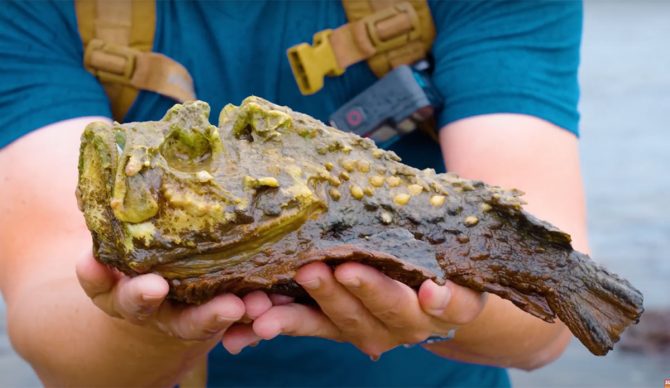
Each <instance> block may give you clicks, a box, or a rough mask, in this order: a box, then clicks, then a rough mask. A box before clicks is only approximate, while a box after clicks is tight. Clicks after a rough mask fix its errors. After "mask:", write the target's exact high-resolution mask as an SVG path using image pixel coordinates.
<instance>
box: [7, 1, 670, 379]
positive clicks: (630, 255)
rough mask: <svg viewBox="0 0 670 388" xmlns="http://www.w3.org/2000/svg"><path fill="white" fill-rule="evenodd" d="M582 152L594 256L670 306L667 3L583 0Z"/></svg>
mask: <svg viewBox="0 0 670 388" xmlns="http://www.w3.org/2000/svg"><path fill="white" fill-rule="evenodd" d="M585 12H586V20H585V35H584V46H583V67H582V72H581V75H582V92H583V97H582V104H581V111H582V117H583V119H582V132H583V136H582V151H583V155H584V156H583V166H584V173H585V180H586V189H587V195H588V205H589V215H590V221H589V228H590V233H591V243H592V250H593V253H594V255H593V256H594V257H596V258H597V259H599V260H600V261H601V262H603V263H604V264H606V265H607V266H608V267H610V268H611V269H612V270H614V271H615V272H618V273H620V274H622V275H624V276H625V277H627V278H628V279H629V280H631V281H632V282H633V283H634V284H635V285H636V286H638V287H639V288H640V289H641V290H642V291H643V293H644V294H645V304H646V306H647V308H653V307H660V306H666V307H667V306H670V300H669V299H668V296H669V295H670V285H669V282H668V280H670V258H669V257H668V255H669V253H668V252H670V206H669V205H668V198H670V178H668V168H669V167H670V128H669V126H670V125H669V124H668V123H669V122H670V121H669V120H668V114H670V2H668V1H662V0H658V1H655V2H640V1H636V2H623V1H621V2H615V1H587V3H586V5H585ZM4 311H5V310H4V305H2V303H1V302H0V387H14V386H36V385H39V381H38V380H37V379H36V378H35V377H34V375H33V373H32V371H31V370H30V368H29V367H28V366H27V365H26V364H25V363H24V362H23V361H21V360H20V359H19V358H18V357H17V356H16V355H15V354H14V353H13V352H12V351H11V348H10V347H9V343H8V340H7V336H6V330H5V322H4ZM512 377H513V381H514V383H515V385H516V386H517V387H539V386H542V387H550V386H551V387H568V386H570V387H572V386H574V387H577V386H579V387H661V386H662V384H663V379H664V378H670V359H658V358H651V357H644V356H633V355H629V354H623V353H621V352H618V351H614V352H612V353H611V354H610V355H609V356H607V357H604V358H597V357H594V356H592V355H590V353H588V352H586V351H585V350H584V349H583V348H582V347H581V346H580V345H579V344H578V343H573V344H572V346H571V347H570V348H569V350H568V351H567V352H566V354H565V355H564V356H563V357H562V358H561V359H560V360H559V361H557V362H555V363H554V364H552V365H550V366H548V367H546V368H544V369H542V370H540V371H536V372H533V373H525V372H518V371H515V372H513V373H512Z"/></svg>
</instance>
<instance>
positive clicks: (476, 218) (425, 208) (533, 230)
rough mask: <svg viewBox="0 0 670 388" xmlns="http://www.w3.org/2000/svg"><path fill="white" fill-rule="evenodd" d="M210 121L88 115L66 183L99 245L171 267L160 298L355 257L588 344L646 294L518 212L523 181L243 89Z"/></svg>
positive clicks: (272, 287) (636, 310) (277, 283)
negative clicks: (384, 142) (394, 148)
mask: <svg viewBox="0 0 670 388" xmlns="http://www.w3.org/2000/svg"><path fill="white" fill-rule="evenodd" d="M219 121H220V123H219V127H218V128H217V127H215V126H213V125H211V124H210V123H209V106H208V105H207V104H206V103H204V102H201V101H196V102H192V103H187V104H184V105H175V106H174V107H173V108H172V109H170V111H168V113H167V114H166V115H165V117H164V118H163V119H162V120H160V121H156V122H146V123H129V124H124V125H120V124H118V123H115V124H113V125H107V124H104V123H92V124H90V125H89V126H88V127H87V128H86V130H85V131H84V134H83V135H82V145H81V156H80V162H79V184H78V188H77V195H78V199H79V203H80V207H81V209H82V211H83V212H84V216H85V218H86V222H87V225H88V227H89V229H90V230H91V234H92V236H93V244H94V253H95V256H96V258H97V259H98V260H100V261H101V262H103V263H106V264H109V265H111V266H113V267H116V268H118V269H119V270H121V271H123V272H124V273H126V274H129V275H137V274H141V273H148V272H154V273H158V274H160V275H161V276H163V277H165V278H166V279H168V281H169V283H170V297H171V298H173V299H175V300H177V301H182V302H187V303H201V302H203V301H205V300H207V299H209V298H211V297H212V296H214V295H216V294H218V293H222V292H234V293H237V294H240V295H241V294H245V293H247V292H250V291H252V290H257V289H262V290H266V291H271V292H279V293H284V294H287V295H293V296H304V295H305V292H304V291H303V290H302V288H300V287H299V286H298V285H297V283H295V282H294V281H293V280H292V278H293V276H294V274H295V271H296V270H297V269H298V268H299V267H300V266H302V265H305V264H306V263H309V262H313V261H324V262H327V263H329V264H331V265H335V264H338V263H341V262H344V261H349V260H355V261H359V262H362V263H365V264H369V265H371V266H374V267H376V268H378V269H380V270H381V271H383V272H384V273H386V274H387V275H389V276H391V277H393V278H395V279H397V280H399V281H402V282H404V283H406V284H408V285H409V286H412V287H415V288H418V287H419V286H420V284H421V283H422V282H423V281H424V280H426V279H434V280H436V281H438V282H443V281H444V279H450V280H451V281H454V282H455V283H457V284H460V285H463V286H466V287H469V288H472V289H474V290H478V291H486V292H491V293H494V294H497V295H499V296H501V297H503V298H506V299H509V300H511V301H512V302H513V303H514V304H516V305H517V306H518V307H519V308H521V309H523V310H524V311H526V312H528V313H530V314H533V315H535V316H537V317H539V318H541V319H543V320H545V321H548V322H553V321H554V319H555V318H556V317H557V316H558V318H560V319H561V320H562V321H563V322H564V323H565V324H566V325H567V326H568V327H569V328H570V329H571V331H572V332H573V333H574V334H575V336H577V337H578V338H579V339H580V340H581V341H582V342H583V343H584V345H586V346H587V347H588V348H589V350H591V352H593V353H594V354H598V355H602V354H606V353H607V351H608V350H610V349H611V348H612V346H613V344H614V343H615V342H616V341H617V340H618V339H619V336H620V334H621V332H622V331H623V330H624V329H625V328H626V327H627V326H629V325H630V324H632V323H633V322H637V320H638V319H639V317H640V314H641V313H642V311H643V308H642V295H641V294H640V292H639V291H637V290H636V289H635V288H633V287H632V286H631V285H630V284H629V283H628V282H627V281H625V280H622V279H620V278H618V277H617V276H615V275H612V274H610V273H609V272H607V271H606V270H605V269H603V268H601V267H600V266H598V265H597V264H595V263H594V262H593V261H591V259H589V257H588V256H586V255H584V254H581V253H579V252H576V251H574V250H573V249H572V247H571V245H570V236H569V235H567V234H566V233H564V232H561V231H560V230H558V229H556V228H555V227H553V226H551V225H549V224H547V223H545V222H542V221H540V220H537V219H536V218H535V217H533V216H532V215H530V214H528V213H526V212H525V211H524V210H523V208H522V205H523V202H522V200H521V199H520V196H521V194H522V193H521V192H519V191H517V190H503V189H501V188H499V187H492V186H489V185H486V184H484V183H482V182H478V181H470V180H465V179H461V178H459V177H457V176H456V175H453V174H436V173H435V171H433V170H430V169H428V170H423V171H420V170H417V169H414V168H411V167H409V166H406V165H404V164H402V163H401V162H400V159H399V158H398V157H397V156H396V155H395V154H394V153H393V152H388V151H383V150H380V149H377V148H376V147H375V145H374V144H373V142H372V141H370V140H369V139H363V138H360V137H358V136H355V135H353V134H349V133H344V132H341V131H338V130H336V129H334V128H331V127H328V126H326V125H324V124H323V123H321V122H319V121H317V120H315V119H313V118H311V117H309V116H307V115H303V114H300V113H297V112H293V111H291V110H290V109H288V108H286V107H280V106H277V105H274V104H272V103H270V102H268V101H265V100H263V99H261V98H258V97H249V98H247V99H246V100H245V101H243V103H242V104H241V105H240V106H239V107H235V106H232V105H228V106H226V107H225V108H224V109H223V110H222V112H221V115H220V117H219Z"/></svg>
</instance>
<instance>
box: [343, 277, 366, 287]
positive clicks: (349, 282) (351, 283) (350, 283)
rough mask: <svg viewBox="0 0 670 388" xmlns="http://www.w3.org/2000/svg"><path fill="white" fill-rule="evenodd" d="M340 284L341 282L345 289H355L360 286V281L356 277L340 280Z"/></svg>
mask: <svg viewBox="0 0 670 388" xmlns="http://www.w3.org/2000/svg"><path fill="white" fill-rule="evenodd" d="M341 282H342V284H344V285H345V286H347V287H352V288H357V287H360V286H361V279H359V278H358V277H356V276H353V277H350V278H346V279H342V280H341Z"/></svg>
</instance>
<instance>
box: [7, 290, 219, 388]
mask: <svg viewBox="0 0 670 388" xmlns="http://www.w3.org/2000/svg"><path fill="white" fill-rule="evenodd" d="M12 298H13V300H11V301H9V309H8V326H9V332H10V338H11V340H12V343H13V344H14V346H15V348H16V350H17V351H18V352H19V353H20V354H21V355H22V356H23V357H24V358H25V359H26V360H27V361H28V362H30V363H31V365H32V366H33V367H34V368H35V371H36V372H37V374H38V375H39V377H40V378H41V379H42V381H43V382H44V383H45V385H48V386H52V385H55V386H64V385H67V386H84V385H86V386H91V385H93V386H100V385H107V386H129V385H137V386H170V385H174V384H175V383H176V382H177V381H178V379H179V376H180V374H181V373H183V372H185V371H186V370H188V367H189V366H190V363H192V361H193V360H194V359H195V358H196V357H197V356H198V355H201V354H203V353H204V352H205V351H206V349H208V348H210V347H212V346H213V345H214V344H215V343H216V340H213V341H209V342H202V343H196V342H193V343H191V344H185V343H184V342H182V341H177V340H175V339H171V338H169V337H167V336H165V335H163V334H161V333H157V332H155V331H154V330H152V329H150V328H143V327H140V326H136V325H132V324H130V323H128V322H126V321H123V320H120V319H115V318H110V317H109V316H107V315H106V314H105V313H103V312H102V311H100V310H99V309H98V308H97V307H96V306H94V305H93V304H92V303H91V301H90V300H88V298H87V297H86V295H85V294H84V293H83V291H81V289H80V288H79V287H78V284H77V282H76V279H54V280H53V281H51V282H48V283H44V284H39V285H33V286H31V287H24V288H22V289H21V290H17V292H15V293H14V295H13V297H12Z"/></svg>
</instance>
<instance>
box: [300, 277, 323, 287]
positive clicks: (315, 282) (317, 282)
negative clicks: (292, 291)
mask: <svg viewBox="0 0 670 388" xmlns="http://www.w3.org/2000/svg"><path fill="white" fill-rule="evenodd" d="M298 284H300V285H301V286H303V288H306V289H308V290H316V289H317V288H319V286H321V279H319V278H314V279H312V280H307V281H304V282H298Z"/></svg>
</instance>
